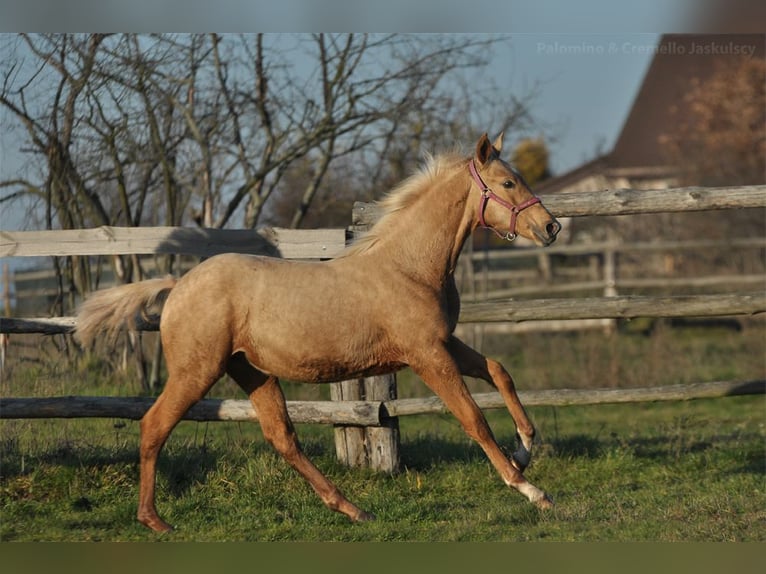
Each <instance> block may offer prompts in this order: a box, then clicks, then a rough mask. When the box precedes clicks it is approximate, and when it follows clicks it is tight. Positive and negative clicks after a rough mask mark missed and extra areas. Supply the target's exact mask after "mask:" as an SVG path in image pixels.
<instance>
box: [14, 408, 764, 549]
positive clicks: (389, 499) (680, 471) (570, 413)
mask: <svg viewBox="0 0 766 574" xmlns="http://www.w3.org/2000/svg"><path fill="white" fill-rule="evenodd" d="M764 407H766V403H765V402H764V398H763V397H735V398H727V399H718V400H704V401H692V402H684V403H658V404H646V405H612V406H590V407H566V408H552V407H547V408H546V407H540V408H535V409H531V412H532V416H533V418H534V419H535V421H536V424H537V425H538V428H539V429H540V433H541V444H540V445H538V450H537V453H536V455H537V456H536V458H535V460H534V462H533V465H532V466H531V467H530V469H529V470H528V471H527V473H526V474H527V476H528V478H529V479H530V480H532V481H533V482H535V483H537V484H538V485H539V486H541V487H543V488H545V489H546V490H548V491H549V492H550V493H551V494H552V495H553V496H554V498H555V500H556V502H557V506H556V508H555V509H554V510H552V511H549V512H540V511H538V510H536V509H535V508H534V507H532V506H531V505H529V504H528V503H526V502H525V500H524V499H523V498H522V497H521V496H520V495H519V494H517V493H515V492H514V491H511V490H509V489H508V488H506V487H505V486H504V485H503V484H502V482H501V480H500V479H499V478H498V476H497V475H496V474H495V472H494V470H493V469H492V467H491V466H490V465H489V463H488V462H487V461H486V459H485V458H484V456H483V454H482V453H481V452H480V450H479V449H478V448H477V447H475V446H474V445H472V444H470V443H469V442H468V440H467V439H466V438H465V437H464V435H463V434H462V431H461V430H460V429H459V428H458V426H457V425H456V423H455V422H454V420H453V419H451V418H450V417H447V416H419V417H409V418H405V419H402V421H401V427H402V428H401V430H402V458H403V461H404V469H403V471H402V472H401V473H399V474H398V475H395V476H386V475H378V474H375V473H372V472H370V471H366V470H349V469H346V468H343V467H341V466H340V465H339V464H338V463H336V462H335V460H334V452H333V445H332V431H331V429H328V428H326V427H317V426H308V425H306V426H301V427H300V428H299V433H300V434H301V436H302V437H303V442H304V446H305V448H306V450H307V452H308V453H309V455H310V456H311V457H312V458H313V459H314V460H315V461H316V462H317V464H318V465H319V466H320V468H322V469H323V471H325V472H326V473H327V475H328V476H329V477H330V478H331V479H332V480H333V481H335V482H336V483H337V484H338V486H339V487H340V488H341V489H342V490H343V491H344V492H345V493H346V494H347V496H349V498H350V499H351V500H353V501H354V502H356V503H357V504H359V505H360V506H361V507H363V508H365V509H367V510H369V511H372V512H374V513H375V514H376V515H377V517H378V520H377V521H375V522H372V523H365V524H352V523H350V522H349V521H348V520H347V519H346V518H345V517H343V516H341V515H339V514H336V513H333V512H331V511H329V510H327V509H326V508H325V507H324V506H323V505H322V503H321V502H320V501H319V499H318V498H317V497H316V496H315V494H314V493H313V491H312V490H311V489H310V488H309V487H308V485H307V484H306V483H305V482H304V481H303V480H302V479H301V478H300V477H298V476H297V474H296V473H294V472H293V471H292V469H290V468H289V467H288V466H287V465H286V464H285V463H284V462H283V461H282V460H281V459H280V458H278V457H277V456H276V455H275V454H273V452H272V451H271V449H270V448H269V447H267V446H266V445H265V444H264V442H263V440H262V438H261V436H260V431H259V430H258V427H257V425H250V424H246V423H192V422H183V423H181V425H180V426H179V428H178V429H177V431H176V433H174V435H173V436H172V437H171V439H170V441H169V443H168V445H167V447H166V450H165V451H164V453H163V456H162V457H161V463H160V471H159V476H158V484H159V488H158V506H159V509H160V512H161V513H162V514H163V516H164V517H165V518H166V519H167V520H169V521H170V522H171V523H173V524H174V525H175V526H176V527H177V530H176V531H175V532H173V533H171V534H170V535H162V536H160V535H156V534H154V533H152V532H150V531H148V530H146V529H145V528H143V527H142V526H140V525H139V524H138V523H137V522H135V520H134V513H135V506H136V495H137V486H138V483H137V480H138V466H137V455H136V444H137V426H138V425H137V423H132V422H129V423H127V424H126V425H125V426H124V427H122V424H123V423H121V422H119V423H117V426H120V427H121V428H115V422H114V421H5V422H3V437H4V442H3V450H2V462H3V464H2V480H1V481H0V492H1V493H2V525H1V527H0V535H1V537H2V540H4V541H30V540H35V541H41V540H46V541H48V540H50V541H81V540H110V541H125V540H158V539H159V540H169V541H170V540H173V541H192V540H196V541H203V540H206V541H218V540H226V541H252V540H261V541H273V540H299V541H308V540H311V541H317V540H319V541H329V540H336V541H386V540H400V541H522V540H565V541H567V540H572V541H580V540H587V541H605V540H614V541H625V540H652V541H681V540H683V541H726V540H737V541H754V540H758V541H763V540H765V539H766V527H765V526H764V524H766V483H765V482H764V464H766V462H765V461H766V458H765V454H766V453H764V413H765V412H766V411H764ZM489 418H490V420H491V423H492V425H493V428H494V429H495V432H496V435H497V436H498V439H499V440H500V442H501V443H502V444H503V445H506V446H508V447H510V446H511V445H512V439H513V432H514V429H513V425H512V424H511V422H510V419H509V417H508V416H507V415H506V414H505V413H504V412H501V411H493V412H491V413H489ZM41 436H47V437H52V436H56V437H57V438H56V439H55V440H51V438H47V439H45V440H42V439H41V438H40V437H41ZM9 437H15V438H9Z"/></svg>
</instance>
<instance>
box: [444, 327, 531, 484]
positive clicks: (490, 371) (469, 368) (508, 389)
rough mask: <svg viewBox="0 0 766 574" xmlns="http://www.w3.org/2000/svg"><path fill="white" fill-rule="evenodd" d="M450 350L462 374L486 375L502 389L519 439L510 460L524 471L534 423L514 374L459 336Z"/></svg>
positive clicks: (488, 379) (451, 341)
mask: <svg viewBox="0 0 766 574" xmlns="http://www.w3.org/2000/svg"><path fill="white" fill-rule="evenodd" d="M449 351H450V354H451V355H452V357H453V358H454V359H455V362H456V363H457V365H458V368H459V369H460V372H461V373H462V374H463V375H467V376H469V377H476V378H479V379H483V380H485V381H487V382H488V383H490V384H491V385H493V386H494V387H495V388H497V390H498V391H499V392H500V395H501V396H502V397H503V401H504V402H505V404H506V406H507V407H508V411H509V412H510V413H511V417H513V422H515V423H516V437H517V439H518V441H519V446H518V449H517V450H516V452H514V453H513V458H512V459H511V460H512V462H513V465H514V466H515V467H516V468H518V469H519V470H520V471H521V472H524V469H526V468H527V466H529V462H530V460H531V457H532V442H533V439H534V437H535V427H534V426H533V425H532V423H531V421H530V420H529V416H528V415H527V412H526V411H525V410H524V406H523V405H522V404H521V401H520V400H519V395H518V394H516V387H515V385H514V384H513V379H512V378H511V375H510V374H509V373H508V371H506V370H505V368H504V367H503V365H501V364H500V363H498V362H497V361H494V360H492V359H488V358H487V357H485V356H484V355H482V354H481V353H479V352H478V351H476V350H474V349H472V348H471V347H469V346H468V345H466V344H465V343H463V342H462V341H461V340H460V339H458V338H456V337H452V338H451V339H450V341H449Z"/></svg>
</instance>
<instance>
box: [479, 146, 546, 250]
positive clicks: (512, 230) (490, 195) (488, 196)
mask: <svg viewBox="0 0 766 574" xmlns="http://www.w3.org/2000/svg"><path fill="white" fill-rule="evenodd" d="M468 171H470V172H471V177H472V178H473V180H474V182H476V185H478V186H479V189H480V190H481V203H480V204H479V225H481V226H482V227H484V228H486V229H491V230H492V231H493V232H494V233H495V235H497V236H498V237H500V238H501V239H505V240H507V241H513V240H514V239H516V220H517V219H518V217H519V213H521V212H522V211H524V210H525V209H526V208H527V207H532V206H533V205H535V204H536V203H540V198H539V197H537V196H532V197H530V198H529V199H528V200H526V201H525V202H523V203H521V204H520V205H514V204H512V203H509V202H507V201H505V200H504V199H503V198H502V197H500V196H499V195H497V194H496V193H495V192H494V191H492V190H491V189H490V188H489V186H488V185H487V184H486V183H484V180H483V179H481V176H480V175H479V172H478V170H477V169H476V164H475V163H474V161H473V160H471V163H469V164H468ZM490 200H492V201H496V202H497V203H499V204H500V205H502V206H503V207H505V208H506V209H508V210H509V211H510V212H511V219H510V221H509V223H508V232H507V233H505V234H503V233H501V232H499V231H498V230H497V229H495V228H494V227H492V226H490V225H487V223H486V221H484V211H485V210H486V209H487V204H488V203H489V201H490Z"/></svg>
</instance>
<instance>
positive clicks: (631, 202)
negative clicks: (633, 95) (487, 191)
mask: <svg viewBox="0 0 766 574" xmlns="http://www.w3.org/2000/svg"><path fill="white" fill-rule="evenodd" d="M541 199H542V201H543V204H544V205H545V207H546V208H547V209H548V211H550V212H551V213H552V214H553V215H554V216H556V217H585V216H590V215H637V214H640V213H676V212H684V211H708V210H711V209H732V208H747V207H766V185H747V186H733V187H676V188H669V189H614V190H608V189H607V190H603V191H584V192H572V193H557V194H552V195H543V196H541ZM379 218H380V209H379V208H378V206H377V205H376V204H374V203H363V202H357V203H356V204H354V220H353V224H354V225H371V224H373V223H375V222H376V221H377V220H378V219H379Z"/></svg>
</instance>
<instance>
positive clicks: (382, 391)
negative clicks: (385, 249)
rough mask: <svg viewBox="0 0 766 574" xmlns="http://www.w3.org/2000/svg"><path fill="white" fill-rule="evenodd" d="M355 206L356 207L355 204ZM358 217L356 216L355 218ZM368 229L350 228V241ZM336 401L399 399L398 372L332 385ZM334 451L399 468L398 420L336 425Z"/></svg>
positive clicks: (344, 458)
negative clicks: (357, 424) (373, 424)
mask: <svg viewBox="0 0 766 574" xmlns="http://www.w3.org/2000/svg"><path fill="white" fill-rule="evenodd" d="M355 209H356V206H355ZM354 219H356V217H355V218H354ZM368 229H369V226H366V225H365V226H356V227H351V228H350V229H349V234H348V240H349V241H353V239H354V237H355V236H358V234H360V233H363V232H365V231H367V230H368ZM330 399H331V400H333V401H360V400H367V401H388V400H393V399H396V375H394V374H391V375H381V376H375V377H367V378H363V379H352V380H348V381H342V382H340V383H333V384H332V385H330ZM335 452H336V454H337V457H338V460H339V461H341V462H342V463H344V464H346V465H348V466H352V467H365V468H371V469H373V470H377V471H380V472H388V473H393V472H397V471H398V470H399V419H398V418H396V417H392V418H388V419H385V420H383V421H381V424H380V425H378V426H364V427H362V426H352V425H335Z"/></svg>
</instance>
